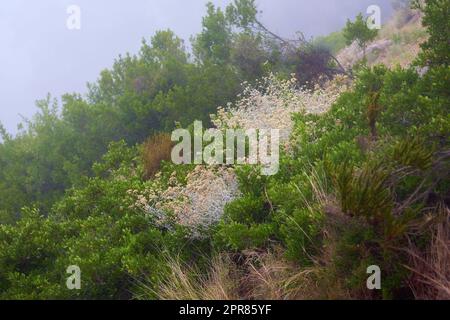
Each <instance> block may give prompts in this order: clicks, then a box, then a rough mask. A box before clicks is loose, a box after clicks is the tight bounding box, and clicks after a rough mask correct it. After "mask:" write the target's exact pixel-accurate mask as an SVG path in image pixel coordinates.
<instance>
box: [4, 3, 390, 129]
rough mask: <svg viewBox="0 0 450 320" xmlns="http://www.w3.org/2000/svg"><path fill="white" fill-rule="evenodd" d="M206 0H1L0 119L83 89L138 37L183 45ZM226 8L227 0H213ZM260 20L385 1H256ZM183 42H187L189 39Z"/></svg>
mask: <svg viewBox="0 0 450 320" xmlns="http://www.w3.org/2000/svg"><path fill="white" fill-rule="evenodd" d="M207 2H208V1H207V0H132V1H125V0H38V1H30V0H14V1H1V3H0V43H1V45H0V122H2V123H3V124H4V125H5V127H6V129H7V130H8V131H9V132H12V133H15V132H16V131H17V130H16V129H17V124H18V123H19V122H20V121H21V118H20V116H19V114H21V115H23V116H25V117H27V118H29V117H31V116H32V115H33V114H34V113H35V112H36V107H35V103H34V102H35V100H37V99H42V98H44V97H45V96H46V95H47V93H51V94H52V96H54V97H57V98H59V97H60V96H61V95H62V94H64V93H67V92H80V93H84V92H85V91H86V83H87V82H94V81H95V80H96V79H97V77H98V75H99V73H100V71H101V70H102V69H104V68H109V67H110V66H111V65H112V63H113V61H114V59H115V58H116V57H117V56H118V55H119V54H124V53H126V52H130V53H136V52H137V51H138V50H139V47H140V44H141V40H142V38H143V37H145V38H147V39H148V38H149V37H151V36H152V35H153V34H154V32H155V31H156V30H160V29H167V28H170V29H172V30H173V31H174V32H175V33H176V34H177V35H178V36H180V37H181V38H183V39H185V40H186V42H188V40H189V37H190V36H191V35H193V34H196V33H198V32H199V31H200V30H201V18H202V16H203V15H204V14H205V4H206V3H207ZM212 2H213V3H215V4H217V5H220V6H225V5H226V4H227V3H229V2H230V0H213V1H212ZM257 3H258V4H259V9H260V10H262V11H263V13H262V15H261V21H263V22H264V23H265V24H266V25H267V26H268V27H269V29H271V30H273V31H275V32H277V33H279V34H280V35H282V36H285V37H288V36H292V35H293V34H294V33H295V32H296V31H302V32H304V33H305V35H306V36H307V37H311V36H318V35H326V34H328V33H330V32H333V31H336V30H339V29H341V28H342V27H343V26H344V25H345V22H346V20H347V18H352V19H353V18H354V16H355V15H356V14H357V13H359V12H363V13H365V12H366V9H367V7H368V6H369V5H372V4H375V5H379V6H380V7H381V9H382V11H381V12H382V18H383V19H384V20H385V19H387V18H388V17H389V15H390V14H391V10H392V9H391V6H390V0H257ZM69 5H78V6H79V7H80V8H81V30H72V31H71V30H68V29H67V27H66V20H67V18H68V14H67V13H66V10H67V7H68V6H69ZM187 44H188V43H187Z"/></svg>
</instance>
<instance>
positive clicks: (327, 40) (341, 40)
mask: <svg viewBox="0 0 450 320" xmlns="http://www.w3.org/2000/svg"><path fill="white" fill-rule="evenodd" d="M314 43H315V44H318V45H321V46H324V47H326V48H328V49H329V50H330V51H331V53H332V54H337V53H338V52H339V51H341V50H342V49H344V48H345V46H346V44H347V41H346V39H345V36H344V32H343V31H337V32H332V33H330V34H329V35H327V36H322V37H317V38H316V39H314Z"/></svg>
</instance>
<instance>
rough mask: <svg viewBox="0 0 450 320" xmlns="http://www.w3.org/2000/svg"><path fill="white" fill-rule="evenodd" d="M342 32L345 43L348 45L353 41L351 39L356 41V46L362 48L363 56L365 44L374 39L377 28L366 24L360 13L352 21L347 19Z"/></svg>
mask: <svg viewBox="0 0 450 320" xmlns="http://www.w3.org/2000/svg"><path fill="white" fill-rule="evenodd" d="M343 33H344V37H345V39H346V41H347V45H350V44H352V43H353V41H356V42H357V43H358V46H359V47H360V48H361V49H363V51H364V56H365V55H366V48H367V45H368V44H369V43H370V42H371V41H372V40H374V39H375V37H376V36H377V34H378V30H376V29H370V28H369V27H368V26H367V21H366V20H365V19H364V17H363V15H362V14H361V13H360V14H359V15H357V16H356V19H355V21H354V22H351V21H350V20H347V24H346V26H345V28H344V30H343Z"/></svg>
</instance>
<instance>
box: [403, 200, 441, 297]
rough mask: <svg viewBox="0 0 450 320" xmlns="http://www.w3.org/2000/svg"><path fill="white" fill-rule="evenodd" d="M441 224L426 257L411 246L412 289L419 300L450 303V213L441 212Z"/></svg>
mask: <svg viewBox="0 0 450 320" xmlns="http://www.w3.org/2000/svg"><path fill="white" fill-rule="evenodd" d="M439 216H440V217H441V221H440V222H439V223H437V224H434V225H433V226H432V229H433V230H432V234H433V236H432V240H431V244H430V245H429V247H428V250H427V251H426V252H425V253H423V252H421V250H419V249H418V248H416V247H415V246H414V245H413V244H410V246H409V248H408V249H407V252H408V254H409V255H410V263H409V265H408V266H406V268H408V269H409V270H411V271H412V272H413V276H412V278H411V279H410V283H409V284H410V287H411V290H412V291H413V293H414V295H415V297H416V299H420V300H450V210H449V208H440V210H439Z"/></svg>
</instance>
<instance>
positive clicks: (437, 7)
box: [413, 0, 450, 67]
mask: <svg viewBox="0 0 450 320" xmlns="http://www.w3.org/2000/svg"><path fill="white" fill-rule="evenodd" d="M413 5H414V6H415V7H416V8H419V9H421V10H422V11H423V13H424V17H423V20H422V23H423V25H424V26H425V27H426V28H427V30H428V34H429V38H428V40H427V41H426V42H425V43H423V44H422V50H423V51H422V52H421V53H420V60H421V63H422V64H423V65H427V66H445V67H448V66H449V62H450V58H449V52H450V42H449V41H448V39H449V38H450V19H449V17H450V3H449V1H448V0H426V1H425V3H422V2H421V1H414V2H413Z"/></svg>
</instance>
